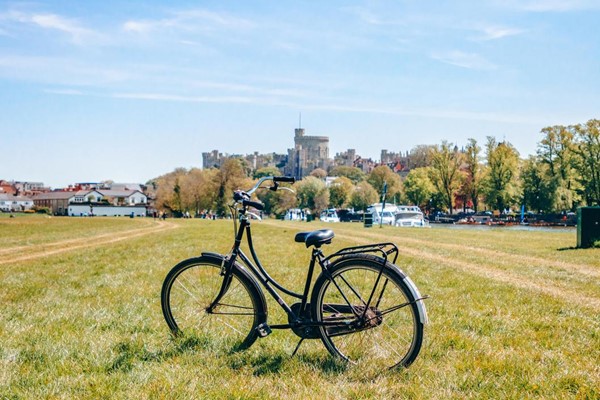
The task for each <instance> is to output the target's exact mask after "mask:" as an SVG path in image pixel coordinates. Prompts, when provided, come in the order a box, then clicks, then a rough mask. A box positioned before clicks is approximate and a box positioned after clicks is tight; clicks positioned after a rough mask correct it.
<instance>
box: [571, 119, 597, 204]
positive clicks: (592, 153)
mask: <svg viewBox="0 0 600 400" xmlns="http://www.w3.org/2000/svg"><path fill="white" fill-rule="evenodd" d="M575 135H576V139H577V143H576V145H575V146H574V152H575V154H576V156H577V159H576V165H577V166H578V169H579V171H580V173H581V177H580V179H579V181H580V182H581V184H582V187H583V189H582V192H583V195H584V197H585V200H586V203H587V204H588V205H600V120H597V119H591V120H589V121H588V122H586V123H585V124H583V125H582V124H580V125H577V126H576V127H575Z"/></svg>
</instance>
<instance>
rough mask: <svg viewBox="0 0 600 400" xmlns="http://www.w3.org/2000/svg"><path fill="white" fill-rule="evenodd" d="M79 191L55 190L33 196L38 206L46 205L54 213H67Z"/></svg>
mask: <svg viewBox="0 0 600 400" xmlns="http://www.w3.org/2000/svg"><path fill="white" fill-rule="evenodd" d="M77 193H78V192H68V191H55V192H48V193H40V194H38V195H36V196H34V197H33V202H34V204H35V206H36V207H45V208H48V209H49V210H50V212H51V213H52V214H53V215H67V212H68V209H69V204H70V203H71V200H72V199H73V198H74V197H75V196H76V195H77Z"/></svg>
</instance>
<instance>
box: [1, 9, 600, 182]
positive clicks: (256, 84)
mask: <svg viewBox="0 0 600 400" xmlns="http://www.w3.org/2000/svg"><path fill="white" fill-rule="evenodd" d="M599 20H600V1H597V0H593V1H592V0H589V1H588V0H572V1H569V0H504V1H501V0H464V1H416V0H415V1H402V0H398V1H325V2H323V1H245V0H244V1H226V2H225V1H171V2H163V1H112V0H104V1H81V2H80V1H31V2H29V1H19V2H11V1H8V2H5V1H2V2H0V146H1V150H0V179H9V180H10V179H15V180H30V181H43V182H45V183H46V184H49V185H52V186H53V187H57V186H64V185H68V184H69V183H73V182H82V181H99V180H105V179H112V180H115V181H119V182H145V181H147V180H148V179H150V178H153V177H156V176H158V175H161V174H164V173H167V172H170V171H172V170H173V169H174V168H176V167H186V168H190V167H199V166H201V161H202V159H201V153H202V152H205V151H211V150H213V149H218V150H220V151H221V152H227V153H251V152H254V151H259V152H264V153H266V152H277V153H285V152H286V151H287V149H288V148H291V147H293V134H294V129H295V128H297V127H298V124H299V114H300V113H302V127H303V128H305V129H306V134H308V135H319V136H329V138H330V153H331V155H333V154H335V153H337V152H342V151H345V150H347V149H349V148H354V149H356V150H357V151H358V153H359V154H361V155H362V156H363V157H372V158H374V159H379V155H380V152H381V149H387V150H390V151H402V152H406V151H409V150H410V149H412V148H413V147H414V146H416V145H419V144H439V143H441V141H442V140H448V141H449V142H452V143H456V144H458V145H459V146H462V145H464V144H465V143H466V141H467V139H468V138H475V139H477V140H478V141H479V143H480V144H481V145H483V144H484V142H485V138H486V136H495V137H496V138H497V139H499V140H503V139H505V140H508V141H509V142H511V143H512V144H513V145H514V146H515V147H516V148H517V149H518V150H519V152H520V153H521V155H522V156H523V157H525V156H527V155H528V154H532V153H535V150H536V146H537V143H538V142H539V141H540V140H541V134H540V130H541V129H542V128H543V127H545V126H550V125H556V124H561V125H568V124H576V123H583V122H586V121H587V120H589V119H592V118H600V115H599V112H600V109H599V107H598V106H599V103H600V102H599V97H600V91H599V89H600V73H599V72H600V65H599V64H600V33H599V32H600V30H599V29H598V21H599Z"/></svg>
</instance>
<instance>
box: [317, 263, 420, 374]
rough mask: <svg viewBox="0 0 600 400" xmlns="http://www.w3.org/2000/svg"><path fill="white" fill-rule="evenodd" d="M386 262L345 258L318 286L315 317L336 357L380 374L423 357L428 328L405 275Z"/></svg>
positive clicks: (324, 276) (324, 275)
mask: <svg viewBox="0 0 600 400" xmlns="http://www.w3.org/2000/svg"><path fill="white" fill-rule="evenodd" d="M381 267H382V260H381V259H378V258H375V257H371V256H361V257H352V258H347V259H340V260H338V261H337V262H335V263H334V264H333V265H332V266H331V268H330V270H329V273H330V275H328V274H326V273H322V274H321V275H320V276H319V278H318V279H317V281H316V282H315V289H314V291H313V297H312V301H311V303H312V308H313V309H312V312H313V316H314V318H315V319H316V320H317V322H319V323H323V326H320V327H319V331H320V335H321V340H322V341H323V344H324V345H325V347H326V348H327V350H328V351H329V352H330V353H331V354H332V355H334V356H337V357H341V358H342V359H344V360H347V361H349V362H352V363H356V364H361V365H365V366H367V365H368V366H369V367H372V368H375V369H388V368H394V367H398V366H404V367H407V366H409V365H410V364H411V363H412V362H413V361H414V360H415V358H416V357H417V355H418V354H419V351H420V349H421V344H422V341H423V323H422V322H421V318H420V316H419V310H418V308H417V305H416V302H415V300H416V299H415V298H414V296H413V294H412V292H411V290H410V289H409V288H408V286H407V284H406V282H405V281H404V279H403V278H404V277H403V276H402V274H401V273H400V271H399V270H398V269H397V268H396V267H394V266H392V264H389V263H388V264H386V265H385V267H384V268H383V271H382V272H381V274H380V271H381Z"/></svg>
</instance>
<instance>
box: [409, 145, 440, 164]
mask: <svg viewBox="0 0 600 400" xmlns="http://www.w3.org/2000/svg"><path fill="white" fill-rule="evenodd" d="M434 149H435V146H433V145H426V144H420V145H418V146H415V147H414V148H413V149H412V150H411V151H410V153H409V157H408V159H409V167H410V168H411V169H414V168H424V167H428V166H429V153H430V152H431V151H432V150H434Z"/></svg>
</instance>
